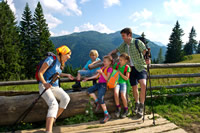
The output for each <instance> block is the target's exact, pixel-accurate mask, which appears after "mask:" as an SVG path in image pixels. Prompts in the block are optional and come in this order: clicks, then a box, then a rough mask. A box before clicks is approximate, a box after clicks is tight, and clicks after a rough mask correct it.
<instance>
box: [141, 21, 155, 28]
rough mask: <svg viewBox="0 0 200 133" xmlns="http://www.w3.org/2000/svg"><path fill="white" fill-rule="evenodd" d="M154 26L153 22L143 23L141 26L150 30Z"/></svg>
mask: <svg viewBox="0 0 200 133" xmlns="http://www.w3.org/2000/svg"><path fill="white" fill-rule="evenodd" d="M152 25H153V24H152V23H151V22H144V23H141V24H140V26H142V27H147V28H150V27H151V26H152Z"/></svg>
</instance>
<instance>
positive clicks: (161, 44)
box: [154, 41, 166, 47]
mask: <svg viewBox="0 0 200 133" xmlns="http://www.w3.org/2000/svg"><path fill="white" fill-rule="evenodd" d="M154 43H155V44H157V45H158V46H165V47H166V45H165V44H163V43H161V42H156V41H154Z"/></svg>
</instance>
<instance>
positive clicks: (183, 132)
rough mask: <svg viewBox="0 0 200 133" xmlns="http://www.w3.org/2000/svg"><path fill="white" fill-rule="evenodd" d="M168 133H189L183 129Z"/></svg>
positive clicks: (168, 132)
mask: <svg viewBox="0 0 200 133" xmlns="http://www.w3.org/2000/svg"><path fill="white" fill-rule="evenodd" d="M166 133H187V132H186V131H185V130H183V129H181V128H178V129H175V130H171V131H167V132H166Z"/></svg>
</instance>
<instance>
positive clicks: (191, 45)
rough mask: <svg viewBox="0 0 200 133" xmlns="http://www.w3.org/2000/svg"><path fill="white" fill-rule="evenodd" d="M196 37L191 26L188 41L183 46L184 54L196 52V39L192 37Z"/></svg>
mask: <svg viewBox="0 0 200 133" xmlns="http://www.w3.org/2000/svg"><path fill="white" fill-rule="evenodd" d="M195 37H196V31H195V29H194V27H192V29H191V32H190V34H189V42H188V43H186V45H185V46H184V52H185V54H186V55H191V54H193V53H194V52H196V49H197V46H196V45H197V41H196V40H195V39H194V38H195Z"/></svg>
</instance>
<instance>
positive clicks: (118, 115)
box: [115, 108, 121, 118]
mask: <svg viewBox="0 0 200 133" xmlns="http://www.w3.org/2000/svg"><path fill="white" fill-rule="evenodd" d="M120 112H121V108H117V110H116V112H115V116H116V117H117V118H119V117H120Z"/></svg>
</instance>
